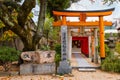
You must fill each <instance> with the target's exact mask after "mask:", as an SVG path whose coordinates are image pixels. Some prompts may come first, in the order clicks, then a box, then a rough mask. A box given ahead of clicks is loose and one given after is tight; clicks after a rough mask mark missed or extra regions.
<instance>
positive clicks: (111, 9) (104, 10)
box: [54, 8, 115, 13]
mask: <svg viewBox="0 0 120 80" xmlns="http://www.w3.org/2000/svg"><path fill="white" fill-rule="evenodd" d="M114 9H115V8H110V9H103V10H79V11H78V10H54V11H58V12H76V13H77V12H106V11H114Z"/></svg>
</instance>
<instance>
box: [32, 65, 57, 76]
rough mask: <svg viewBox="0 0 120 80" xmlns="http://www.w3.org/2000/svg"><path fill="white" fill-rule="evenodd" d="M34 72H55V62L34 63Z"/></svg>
mask: <svg viewBox="0 0 120 80" xmlns="http://www.w3.org/2000/svg"><path fill="white" fill-rule="evenodd" d="M33 68H34V72H33V73H34V74H53V73H54V74H55V63H44V64H34V67H33Z"/></svg>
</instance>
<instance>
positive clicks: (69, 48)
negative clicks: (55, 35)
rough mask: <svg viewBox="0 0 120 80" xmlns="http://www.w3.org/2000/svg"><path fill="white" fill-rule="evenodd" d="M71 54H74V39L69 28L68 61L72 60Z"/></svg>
mask: <svg viewBox="0 0 120 80" xmlns="http://www.w3.org/2000/svg"><path fill="white" fill-rule="evenodd" d="M71 54H72V37H71V31H70V29H69V28H68V60H71Z"/></svg>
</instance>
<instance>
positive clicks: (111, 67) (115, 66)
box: [101, 45, 120, 73]
mask: <svg viewBox="0 0 120 80" xmlns="http://www.w3.org/2000/svg"><path fill="white" fill-rule="evenodd" d="M105 52H106V58H105V60H104V61H103V62H102V64H101V69H102V70H104V71H109V72H118V73H120V58H119V56H115V55H114V53H113V52H112V51H111V50H110V49H109V48H108V47H107V45H106V46H105Z"/></svg>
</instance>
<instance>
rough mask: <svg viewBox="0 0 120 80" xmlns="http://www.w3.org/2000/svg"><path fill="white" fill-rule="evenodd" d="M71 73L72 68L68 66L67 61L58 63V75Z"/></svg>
mask: <svg viewBox="0 0 120 80" xmlns="http://www.w3.org/2000/svg"><path fill="white" fill-rule="evenodd" d="M71 71H72V67H71V66H70V64H69V62H68V61H67V60H64V61H60V65H59V67H58V69H57V73H58V74H69V73H71Z"/></svg>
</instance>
